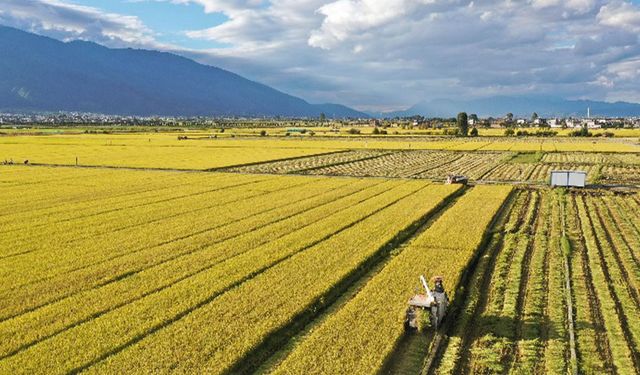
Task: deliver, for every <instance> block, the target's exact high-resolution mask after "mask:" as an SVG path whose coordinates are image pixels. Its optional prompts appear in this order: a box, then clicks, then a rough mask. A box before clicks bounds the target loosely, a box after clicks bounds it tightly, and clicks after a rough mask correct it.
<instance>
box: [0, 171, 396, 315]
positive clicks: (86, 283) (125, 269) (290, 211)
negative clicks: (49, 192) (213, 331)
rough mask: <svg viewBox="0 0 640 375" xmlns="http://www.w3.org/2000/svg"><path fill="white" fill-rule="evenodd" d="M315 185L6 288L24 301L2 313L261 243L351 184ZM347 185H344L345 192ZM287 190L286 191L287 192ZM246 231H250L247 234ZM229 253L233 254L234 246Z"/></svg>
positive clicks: (375, 186) (378, 189)
mask: <svg viewBox="0 0 640 375" xmlns="http://www.w3.org/2000/svg"><path fill="white" fill-rule="evenodd" d="M332 183H333V184H335V188H331V189H329V188H330V187H331V184H332ZM363 185H365V183H364V182H359V183H356V184H354V186H355V187H356V188H357V187H360V186H363ZM343 186H344V188H343ZM384 188H385V186H384V185H382V186H379V185H378V184H373V186H371V187H370V189H368V190H367V192H368V191H371V194H377V193H379V192H381V191H383V190H382V189H384ZM314 189H316V190H317V193H315V194H310V193H311V192H310V190H309V188H306V189H305V190H307V195H309V196H306V197H305V195H304V194H298V196H299V197H300V198H298V199H299V200H295V199H285V200H282V201H278V200H276V201H274V202H272V203H273V204H274V205H273V206H269V207H268V208H267V209H264V210H262V209H260V207H257V206H255V202H252V201H248V202H246V203H245V204H244V205H240V206H238V207H236V208H237V211H236V212H238V213H242V216H237V217H236V220H232V221H222V222H221V223H220V225H217V226H215V227H213V228H206V229H205V230H203V231H201V232H200V233H192V234H190V235H189V236H186V237H184V238H182V239H179V240H174V241H169V242H167V243H165V244H162V245H160V246H151V247H146V248H143V249H140V250H134V251H131V252H128V253H126V254H124V255H120V256H117V257H112V258H110V259H108V260H106V261H102V262H99V263H96V264H93V265H91V266H87V267H82V268H79V269H77V270H75V271H72V272H68V273H62V274H60V275H59V276H56V277H52V278H48V279H46V280H42V281H41V282H37V283H32V284H29V285H28V286H25V287H21V288H13V289H12V290H10V291H8V292H5V293H2V294H1V295H2V297H3V298H7V299H12V300H17V301H22V302H21V303H17V304H14V305H13V306H12V307H11V308H10V309H9V308H6V309H2V310H0V312H1V315H0V316H2V317H3V318H4V319H6V318H8V317H12V316H15V315H16V314H20V313H23V312H27V311H31V310H33V309H35V308H37V307H40V306H43V305H46V304H48V303H51V302H54V301H57V300H60V299H61V298H64V297H67V296H69V295H72V294H74V293H76V292H79V291H83V290H87V289H90V288H93V287H96V286H100V285H106V284H109V283H111V282H114V281H117V280H119V279H121V278H124V277H128V276H131V275H133V274H135V273H136V272H140V271H141V270H144V269H146V268H148V267H151V266H154V265H159V264H162V263H165V262H169V261H172V260H174V259H179V258H181V257H183V256H187V255H190V254H191V253H195V252H198V251H200V250H203V249H206V248H207V247H209V246H213V245H216V244H220V245H219V246H224V245H223V244H222V243H224V241H227V240H231V239H236V238H238V239H241V240H243V241H245V242H247V243H253V244H260V243H262V241H267V240H268V239H270V238H271V236H272V235H273V234H274V233H275V232H269V231H268V230H267V229H265V227H266V226H268V225H269V224H271V223H274V222H278V221H282V220H284V219H287V218H288V217H290V216H294V215H296V214H297V213H299V212H303V211H305V210H309V209H313V208H314V207H316V206H317V205H318V204H319V203H320V202H322V201H323V200H324V199H325V198H326V199H330V200H332V199H337V198H340V197H342V196H344V195H345V194H348V193H349V192H350V191H351V190H350V188H349V187H348V186H345V183H344V182H337V183H336V182H331V181H324V182H317V183H316V184H315V186H314ZM344 189H346V192H345V191H344ZM294 191H295V190H294ZM367 192H365V194H368V193H367ZM286 193H287V194H288V193H289V191H287V192H286ZM356 197H358V196H356ZM285 202H286V203H285ZM245 233H248V234H247V235H246V236H243V234H245ZM228 252H229V253H232V252H233V251H228Z"/></svg>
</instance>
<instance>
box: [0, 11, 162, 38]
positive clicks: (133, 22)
mask: <svg viewBox="0 0 640 375" xmlns="http://www.w3.org/2000/svg"><path fill="white" fill-rule="evenodd" d="M2 7H3V9H4V12H3V13H2V14H0V22H2V23H4V24H8V25H10V26H15V27H19V28H22V29H26V30H29V31H33V32H38V33H43V34H47V35H50V36H54V37H58V38H60V39H63V40H71V39H83V40H91V41H95V42H99V43H104V44H107V45H111V46H113V45H157V46H161V45H159V44H156V43H155V39H154V36H153V32H152V31H151V30H150V29H149V28H147V27H146V26H145V25H144V24H143V23H142V22H141V21H140V20H139V19H138V18H137V17H134V16H129V15H122V14H114V13H106V12H103V11H101V10H99V9H96V8H93V7H88V6H82V5H77V4H72V3H69V2H65V1H61V0H3V4H2Z"/></svg>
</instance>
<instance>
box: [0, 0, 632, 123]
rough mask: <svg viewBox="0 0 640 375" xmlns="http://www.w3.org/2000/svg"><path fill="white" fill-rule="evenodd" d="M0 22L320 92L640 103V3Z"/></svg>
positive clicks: (297, 1) (114, 3)
mask: <svg viewBox="0 0 640 375" xmlns="http://www.w3.org/2000/svg"><path fill="white" fill-rule="evenodd" d="M0 24H4V25H8V26H14V27H18V28H21V29H24V30H28V31H33V32H37V33H39V34H43V35H48V36H52V37H55V38H58V39H62V40H71V39H84V40H90V41H95V42H98V43H101V44H104V45H107V46H110V47H125V46H126V47H140V48H153V49H162V50H169V51H174V52H177V53H180V54H183V55H186V56H189V57H192V58H195V59H196V60H198V61H200V62H203V63H207V64H211V65H216V66H219V67H222V68H225V69H228V70H231V71H234V72H236V73H239V74H241V75H243V76H245V77H248V78H251V79H254V80H257V81H260V82H263V83H266V84H269V85H271V86H273V87H275V88H278V89H280V90H283V91H286V92H288V93H291V94H294V95H298V96H300V97H303V98H304V99H307V100H308V101H310V102H314V103H319V102H337V103H341V104H346V105H349V106H352V107H355V108H358V109H361V110H371V111H385V110H395V109H404V108H406V107H409V106H411V105H413V104H415V103H417V102H420V101H425V100H430V99H437V98H468V99H471V98H476V97H484V96H493V95H553V96H559V97H565V98H570V99H578V98H580V99H596V100H607V101H616V100H624V101H634V102H640V38H639V36H640V0H606V1H599V0H476V1H465V0H108V1H104V0H100V1H98V0H0Z"/></svg>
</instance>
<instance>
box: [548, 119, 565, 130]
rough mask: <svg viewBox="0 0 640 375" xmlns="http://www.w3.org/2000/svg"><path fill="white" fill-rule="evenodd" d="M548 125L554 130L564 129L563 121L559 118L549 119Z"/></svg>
mask: <svg viewBox="0 0 640 375" xmlns="http://www.w3.org/2000/svg"><path fill="white" fill-rule="evenodd" d="M547 124H549V126H550V127H552V128H561V127H562V121H560V120H558V119H557V118H552V119H549V120H548V121H547Z"/></svg>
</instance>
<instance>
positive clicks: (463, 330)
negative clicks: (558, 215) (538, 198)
mask: <svg viewBox="0 0 640 375" xmlns="http://www.w3.org/2000/svg"><path fill="white" fill-rule="evenodd" d="M529 199H530V194H529V193H528V192H524V191H519V192H517V194H516V196H515V197H514V198H513V200H512V202H513V203H512V204H511V207H510V208H509V211H508V214H507V216H506V217H505V220H504V222H503V223H502V224H501V225H499V226H498V229H497V230H496V233H494V235H493V238H492V241H491V242H490V245H489V249H488V250H487V252H486V254H485V255H483V256H482V258H481V259H480V261H479V263H478V266H477V268H476V269H475V270H474V276H473V277H472V280H471V283H470V290H469V295H468V297H467V298H466V299H465V304H464V306H463V307H462V311H461V313H460V314H459V315H460V318H459V319H457V320H456V323H455V325H454V327H453V330H452V333H451V335H450V337H449V339H448V340H447V342H446V344H445V347H444V350H443V355H442V357H441V358H440V359H439V363H438V364H437V367H436V368H435V370H434V371H433V373H436V374H460V373H464V372H466V371H465V370H464V369H466V368H467V367H468V364H469V361H468V360H469V358H470V353H469V349H470V345H471V343H472V340H473V338H474V337H475V336H477V335H478V333H477V331H478V324H475V323H476V322H477V320H478V319H479V317H480V313H481V312H482V311H484V310H485V309H486V307H487V304H488V301H489V295H488V291H490V290H491V279H492V273H493V270H495V269H496V265H497V259H498V255H499V254H500V253H501V252H502V251H503V249H504V246H505V242H504V236H505V233H506V232H507V231H511V230H513V231H517V230H518V223H520V224H522V221H523V220H522V217H524V216H525V214H526V209H527V207H528V203H529Z"/></svg>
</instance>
